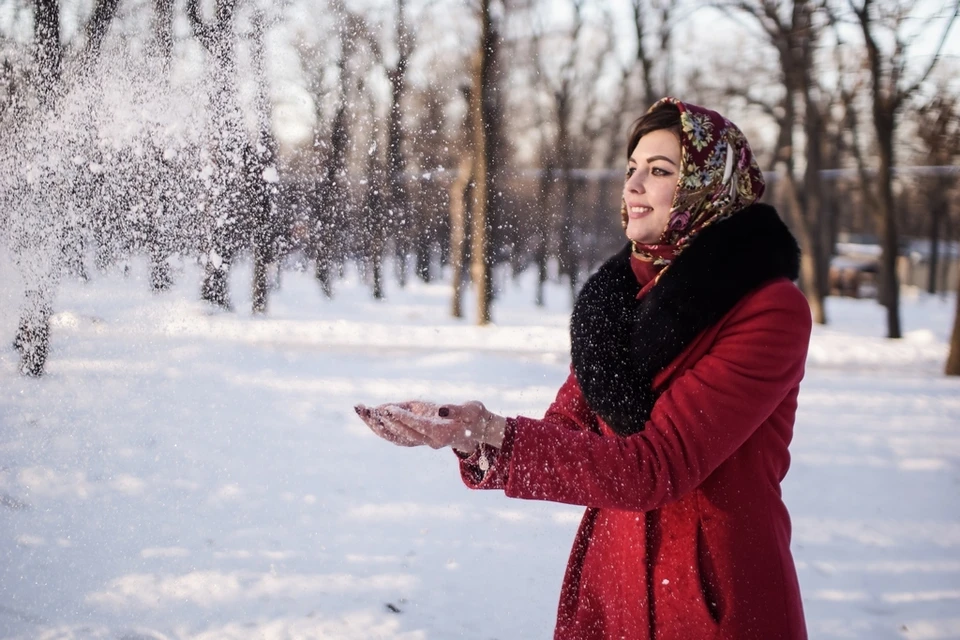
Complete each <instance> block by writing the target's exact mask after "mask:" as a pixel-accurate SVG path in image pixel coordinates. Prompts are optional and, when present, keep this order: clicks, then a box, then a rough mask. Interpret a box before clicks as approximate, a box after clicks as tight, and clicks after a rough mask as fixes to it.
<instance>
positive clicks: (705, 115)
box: [633, 97, 764, 267]
mask: <svg viewBox="0 0 960 640" xmlns="http://www.w3.org/2000/svg"><path fill="white" fill-rule="evenodd" d="M664 103H670V104H675V105H676V106H677V108H679V109H680V125H681V131H680V177H679V181H678V182H677V190H676V192H675V193H674V196H673V205H672V206H671V209H670V220H669V221H668V222H667V228H666V230H665V231H664V232H663V235H662V236H661V237H660V241H659V242H658V243H657V244H653V245H646V244H641V243H637V242H635V243H633V250H634V253H635V254H636V255H637V257H639V258H640V259H641V260H646V261H652V262H653V263H654V264H655V265H657V266H659V267H665V266H667V265H669V264H670V263H671V262H673V260H674V259H675V258H676V257H677V256H678V255H680V253H681V252H682V251H683V250H684V249H685V248H686V247H687V245H689V244H690V241H691V240H693V238H695V237H696V235H697V234H698V233H699V232H700V231H701V230H702V229H703V228H704V227H706V226H708V225H711V224H713V223H715V222H719V221H720V220H724V219H726V218H729V217H730V216H731V215H733V214H734V213H736V212H737V211H739V210H741V209H743V208H745V207H746V206H748V205H751V204H753V203H754V202H756V201H757V200H759V199H760V196H761V195H763V189H764V182H763V174H762V172H761V171H760V167H759V165H757V161H756V159H755V158H754V157H753V152H752V151H751V150H750V144H749V143H748V142H747V139H746V137H744V135H743V132H741V131H740V129H738V128H737V125H735V124H733V123H732V122H730V121H729V120H727V119H726V118H724V117H723V116H722V115H720V114H719V113H717V112H716V111H711V110H710V109H705V108H704V107H699V106H697V105H695V104H690V103H688V102H682V101H680V100H677V99H676V98H669V97H668V98H662V99H661V100H659V101H657V103H656V104H654V105H653V106H652V107H650V111H653V110H654V109H656V108H657V107H658V106H660V105H661V104H664Z"/></svg>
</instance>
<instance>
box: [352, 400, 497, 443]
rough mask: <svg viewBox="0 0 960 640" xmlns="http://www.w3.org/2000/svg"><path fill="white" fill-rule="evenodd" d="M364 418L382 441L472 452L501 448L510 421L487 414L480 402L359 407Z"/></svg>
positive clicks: (400, 403) (405, 403)
mask: <svg viewBox="0 0 960 640" xmlns="http://www.w3.org/2000/svg"><path fill="white" fill-rule="evenodd" d="M355 409H356V411H357V414H358V415H359V416H360V418H361V419H362V420H363V421H364V422H365V423H366V424H367V426H369V427H370V429H371V430H373V432H374V433H376V434H377V435H378V436H380V437H381V438H384V439H385V440H388V441H390V442H393V443H394V444H397V445H400V446H406V447H414V446H418V445H422V444H425V445H428V446H430V447H432V448H434V449H440V448H442V447H453V448H454V449H458V450H461V451H472V450H473V449H474V448H476V446H477V445H478V444H481V443H486V444H490V445H492V446H495V447H499V446H500V445H501V444H502V443H503V434H504V431H505V429H506V419H504V418H503V417H501V416H498V415H496V414H493V413H490V412H489V411H487V409H486V407H484V406H483V404H482V403H480V402H467V403H465V404H462V405H443V406H440V405H437V404H433V403H430V402H419V401H411V402H398V403H394V404H384V405H380V406H378V407H374V408H373V409H369V408H367V407H364V406H363V405H357V407H355Z"/></svg>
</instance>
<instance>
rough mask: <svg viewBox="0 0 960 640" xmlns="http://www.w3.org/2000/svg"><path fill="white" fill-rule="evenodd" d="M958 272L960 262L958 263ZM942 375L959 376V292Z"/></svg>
mask: <svg viewBox="0 0 960 640" xmlns="http://www.w3.org/2000/svg"><path fill="white" fill-rule="evenodd" d="M957 266H958V270H960V261H958V265H957ZM944 373H946V374H947V375H948V376H960V292H958V293H957V311H956V313H955V314H954V317H953V333H952V334H951V335H950V353H949V355H948V356H947V364H946V367H944Z"/></svg>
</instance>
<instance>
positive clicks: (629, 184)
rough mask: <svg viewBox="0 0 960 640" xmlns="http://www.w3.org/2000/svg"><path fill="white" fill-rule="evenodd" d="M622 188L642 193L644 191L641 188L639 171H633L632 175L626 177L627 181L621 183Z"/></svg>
mask: <svg viewBox="0 0 960 640" xmlns="http://www.w3.org/2000/svg"><path fill="white" fill-rule="evenodd" d="M623 190H624V191H629V192H632V193H643V192H644V191H645V189H644V188H643V179H642V178H641V177H640V172H639V171H634V172H633V175H632V176H630V177H629V178H627V181H626V182H625V183H624V185H623Z"/></svg>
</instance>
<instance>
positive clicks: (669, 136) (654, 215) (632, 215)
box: [623, 129, 680, 244]
mask: <svg viewBox="0 0 960 640" xmlns="http://www.w3.org/2000/svg"><path fill="white" fill-rule="evenodd" d="M679 179H680V140H679V138H677V136H676V134H675V133H673V132H672V131H669V130H667V129H658V130H656V131H651V132H650V133H647V134H645V135H644V136H643V137H642V138H640V140H639V141H638V142H637V146H636V147H635V148H634V150H633V153H632V154H630V160H629V163H628V165H627V178H626V181H625V182H624V184H623V201H624V203H626V206H627V228H626V234H627V237H628V238H629V239H630V240H633V241H634V242H639V243H641V244H656V243H657V242H658V241H659V240H660V237H661V236H662V235H663V232H664V230H665V229H666V228H667V222H669V221H670V209H671V208H672V206H673V196H674V193H675V192H676V190H677V182H678V181H679Z"/></svg>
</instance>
